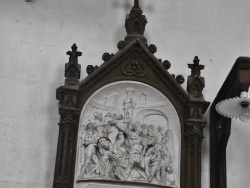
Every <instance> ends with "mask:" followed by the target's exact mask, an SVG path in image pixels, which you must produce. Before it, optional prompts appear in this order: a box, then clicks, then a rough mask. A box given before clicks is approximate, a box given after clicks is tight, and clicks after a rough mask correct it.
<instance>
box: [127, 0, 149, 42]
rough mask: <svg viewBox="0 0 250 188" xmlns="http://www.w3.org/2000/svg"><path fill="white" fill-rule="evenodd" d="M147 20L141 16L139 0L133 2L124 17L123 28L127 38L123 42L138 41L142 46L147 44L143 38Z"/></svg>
mask: <svg viewBox="0 0 250 188" xmlns="http://www.w3.org/2000/svg"><path fill="white" fill-rule="evenodd" d="M146 24H147V18H146V17H145V16H144V15H142V10H141V8H140V6H139V0H134V6H133V7H132V9H131V11H130V13H129V14H127V16H126V21H125V28H126V31H127V36H126V37H125V42H128V43H129V42H132V41H133V40H135V39H140V40H141V41H142V42H143V43H144V44H147V39H146V38H145V37H144V36H143V34H144V31H145V26H146Z"/></svg>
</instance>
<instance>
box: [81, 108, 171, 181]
mask: <svg viewBox="0 0 250 188" xmlns="http://www.w3.org/2000/svg"><path fill="white" fill-rule="evenodd" d="M87 119H88V121H87V122H86V123H84V124H83V125H82V131H81V135H80V171H79V175H78V180H84V179H105V180H121V181H137V182H147V183H152V184H158V185H174V184H175V181H174V180H170V179H169V178H168V176H169V174H171V173H172V171H173V133H172V131H171V130H169V129H166V130H165V129H163V127H164V125H162V126H160V125H152V124H150V125H146V124H141V123H139V122H138V123H131V122H127V121H126V117H124V115H122V114H118V113H111V112H108V113H106V114H102V113H100V112H95V113H93V114H92V115H90V116H89V117H88V118H87Z"/></svg>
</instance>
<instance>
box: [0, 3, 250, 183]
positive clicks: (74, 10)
mask: <svg viewBox="0 0 250 188" xmlns="http://www.w3.org/2000/svg"><path fill="white" fill-rule="evenodd" d="M131 3H132V0H105V1H104V0H47V1H45V0H32V2H30V3H27V2H26V1H25V0H0V87H1V97H0V104H1V108H0V127H1V129H0V148H1V153H0V161H1V163H0V187H5V188H15V187H18V188H46V187H52V182H53V174H54V165H55V156H56V148H57V137H58V126H57V123H58V121H59V115H58V106H57V101H56V98H55V89H56V88H57V87H59V86H60V85H63V83H64V77H63V76H64V63H66V62H67V60H68V57H67V56H66V54H65V52H66V51H68V50H70V47H71V45H72V44H73V43H74V42H75V43H77V45H78V49H79V51H82V52H83V56H82V57H80V58H79V63H81V65H82V77H81V79H83V78H84V77H86V72H85V68H86V66H87V65H88V64H94V65H100V64H101V63H102V59H101V56H102V54H103V53H104V52H106V51H107V52H110V53H115V52H117V51H118V50H117V48H116V44H117V42H118V41H119V40H122V39H123V38H124V36H125V34H126V32H125V29H124V20H125V14H126V13H128V11H129V9H130V7H131V6H132V5H131ZM141 7H142V9H143V10H144V14H145V15H146V17H147V19H148V24H147V26H146V32H145V35H146V37H147V38H148V43H149V44H151V43H153V44H155V45H156V46H157V47H158V52H157V53H156V54H155V55H156V56H157V57H158V58H162V59H163V60H165V59H168V60H169V61H170V62H171V63H172V67H171V68H170V70H169V72H170V73H173V74H176V75H177V74H183V75H184V77H187V76H188V75H189V74H190V71H189V70H188V68H187V63H191V62H192V60H193V57H194V56H195V55H198V56H199V58H200V60H201V64H204V65H205V66H206V67H205V70H204V71H202V75H203V76H204V77H205V78H206V88H205V90H204V93H205V98H206V99H207V100H208V101H211V102H212V101H213V99H214V97H215V95H216V94H217V92H218V90H219V88H220V87H221V85H222V83H223V81H224V80H225V78H226V76H227V74H228V72H229V70H230V69H231V67H232V65H233V63H234V62H235V60H236V58H237V57H238V56H250V54H249V49H250V37H249V33H250V25H249V19H250V11H249V10H250V4H249V3H248V1H247V0H238V1H233V0H221V1H216V0H210V1H200V0H190V1H184V0H179V1H170V0H154V1H150V0H143V1H142V3H141ZM183 86H184V87H186V86H185V84H183ZM206 117H208V115H207V116H206ZM233 125H234V126H233V128H232V133H231V134H232V136H231V138H230V141H229V146H228V156H229V157H228V160H227V163H228V187H229V188H235V187H238V186H239V184H240V183H244V184H243V185H242V186H241V187H243V188H247V187H250V181H249V178H248V174H249V173H250V170H249V169H250V168H249V164H250V159H249V157H248V156H249V155H250V149H249V145H248V144H246V143H248V139H249V135H250V130H249V127H247V126H245V125H241V123H239V122H237V121H235V122H234V123H233ZM207 131H208V129H207V130H206V133H205V140H204V142H203V153H202V155H203V166H202V182H203V184H202V188H208V187H209V144H208V143H209V141H208V137H209V135H208V132H207Z"/></svg>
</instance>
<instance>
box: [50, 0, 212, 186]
mask: <svg viewBox="0 0 250 188" xmlns="http://www.w3.org/2000/svg"><path fill="white" fill-rule="evenodd" d="M146 23H147V20H146V17H145V16H144V15H142V11H141V9H140V7H139V3H138V1H137V0H135V4H134V6H133V8H132V10H131V11H130V14H129V15H128V16H127V18H126V23H125V27H126V30H127V33H128V34H127V36H126V37H125V40H124V41H120V42H119V43H118V45H117V47H118V49H119V51H118V52H117V53H116V54H115V55H113V54H108V53H104V55H103V60H104V63H103V64H102V65H101V66H100V67H97V66H95V67H94V66H93V65H89V66H88V67H87V73H88V74H89V75H88V77H86V78H85V79H84V80H82V81H81V82H79V78H80V65H79V64H78V56H81V55H82V53H81V52H78V51H77V46H76V45H75V44H74V45H73V46H72V51H69V52H67V54H68V55H69V56H70V57H69V62H68V63H66V64H65V77H66V79H65V85H64V86H61V87H59V88H58V89H57V91H56V97H57V99H58V100H59V114H60V122H59V136H58V146H57V158H56V165H55V174H54V183H53V187H54V188H73V187H74V180H75V164H76V157H77V156H76V150H77V135H78V130H79V118H80V112H81V110H82V108H83V106H84V105H85V103H86V101H87V100H88V99H89V97H90V96H91V95H92V94H93V93H94V92H95V91H97V90H98V89H100V88H102V87H103V86H105V85H107V84H110V83H114V82H117V81H124V80H126V81H137V82H140V83H144V84H147V85H149V86H151V87H153V88H155V89H156V90H158V91H160V92H161V93H162V94H163V95H165V96H166V97H167V98H168V99H169V100H170V102H171V103H172V104H173V106H174V108H175V109H176V111H177V113H178V116H179V120H180V126H181V127H180V129H181V138H180V139H181V156H180V157H181V164H180V168H181V169H180V188H200V187H201V143H202V139H203V128H204V127H205V126H206V121H205V120H204V119H203V118H202V115H203V114H204V113H205V111H206V109H207V108H208V106H209V102H206V101H205V100H204V98H203V95H202V90H203V88H204V86H205V82H204V78H203V77H201V76H200V70H202V69H203V68H204V66H203V65H200V64H199V59H198V57H195V59H194V61H193V62H194V63H193V64H188V67H189V68H190V69H191V70H192V73H191V75H190V76H189V77H188V83H187V85H188V87H187V91H188V92H186V91H185V90H184V89H183V88H182V87H181V85H180V84H181V83H183V82H184V78H183V76H181V75H179V76H177V77H176V78H175V77H174V76H173V75H170V73H169V72H168V69H169V68H170V63H169V62H168V61H163V62H162V61H161V60H160V59H157V58H156V57H155V56H154V55H153V54H154V53H155V52H156V47H155V45H148V44H147V40H146V38H145V37H144V36H143V32H144V29H145V25H146ZM135 25H136V28H135V27H134V26H135ZM135 58H137V59H139V60H140V61H137V62H136V63H135V62H134V59H135Z"/></svg>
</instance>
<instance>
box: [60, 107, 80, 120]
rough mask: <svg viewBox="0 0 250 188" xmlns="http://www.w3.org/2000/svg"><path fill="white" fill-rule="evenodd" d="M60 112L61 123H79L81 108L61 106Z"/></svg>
mask: <svg viewBox="0 0 250 188" xmlns="http://www.w3.org/2000/svg"><path fill="white" fill-rule="evenodd" d="M59 114H60V116H61V117H60V123H62V122H66V121H69V122H72V123H77V122H78V119H79V115H80V113H79V110H78V109H76V108H60V109H59Z"/></svg>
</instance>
